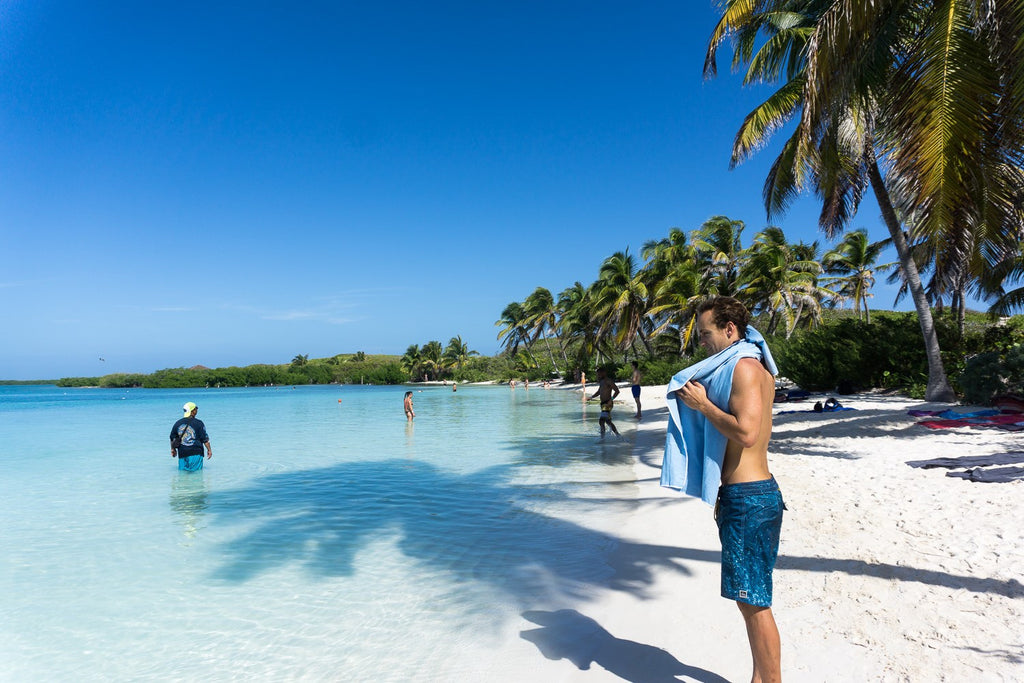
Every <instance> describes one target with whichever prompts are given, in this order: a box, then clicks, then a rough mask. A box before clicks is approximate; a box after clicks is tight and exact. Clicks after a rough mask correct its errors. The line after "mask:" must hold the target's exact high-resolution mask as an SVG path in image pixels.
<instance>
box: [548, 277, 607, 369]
mask: <svg viewBox="0 0 1024 683" xmlns="http://www.w3.org/2000/svg"><path fill="white" fill-rule="evenodd" d="M592 290H593V288H592V287H591V288H588V287H584V286H583V284H582V283H580V282H579V281H576V282H575V283H573V285H572V287H567V288H565V289H563V290H562V292H561V293H560V294H559V295H558V323H557V329H558V331H559V333H560V334H561V340H562V343H563V348H566V349H568V348H569V347H570V345H571V346H572V347H573V349H574V354H573V355H574V360H575V362H576V367H577V368H587V367H589V366H590V361H591V359H592V358H593V357H594V356H595V355H596V354H598V353H599V349H600V347H599V343H598V338H599V334H598V329H599V327H600V325H599V324H598V322H597V320H596V317H595V315H594V297H593V291H592Z"/></svg>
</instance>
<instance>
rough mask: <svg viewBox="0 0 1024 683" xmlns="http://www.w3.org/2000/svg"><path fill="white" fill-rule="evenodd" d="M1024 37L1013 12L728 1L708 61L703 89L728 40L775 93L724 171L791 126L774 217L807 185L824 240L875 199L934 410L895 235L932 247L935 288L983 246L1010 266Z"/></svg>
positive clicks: (1006, 4) (938, 373)
mask: <svg viewBox="0 0 1024 683" xmlns="http://www.w3.org/2000/svg"><path fill="white" fill-rule="evenodd" d="M1022 34H1024V12H1022V11H1021V5H1020V3H1019V0H990V1H989V2H987V3H985V6H984V8H981V7H980V5H979V3H976V2H957V1H956V0H948V1H947V2H941V3H901V2H896V0H879V1H878V2H873V3H862V2H853V0H838V1H834V2H822V1H820V0H803V1H798V2H793V1H786V0H775V1H774V2H764V3H754V4H752V3H749V2H747V1H746V0H728V2H727V3H726V5H725V10H724V13H723V17H722V19H721V21H720V22H719V24H718V26H717V27H716V29H715V32H714V33H713V35H712V38H711V42H710V45H709V49H708V54H707V58H706V60H705V74H706V75H708V76H713V75H714V72H715V66H714V65H715V55H716V51H717V49H718V47H719V46H720V44H721V43H722V42H723V40H724V39H725V38H726V37H728V36H730V35H732V36H733V37H735V39H736V40H735V44H736V45H737V48H736V51H735V53H734V64H735V65H739V64H741V63H747V64H748V70H747V75H746V79H747V81H748V82H752V81H767V82H781V83H782V86H781V87H780V89H779V90H778V91H776V92H775V93H774V94H772V95H771V96H770V97H769V98H768V99H767V100H766V101H765V102H764V103H763V104H762V105H760V106H759V107H757V108H756V109H755V110H754V111H753V112H751V114H750V115H748V117H747V118H746V120H745V121H744V123H743V125H742V126H741V128H740V131H739V132H738V133H737V137H736V142H735V143H734V147H733V162H734V163H736V162H738V161H741V160H742V159H743V158H745V157H746V156H749V155H750V154H751V153H752V152H753V151H754V150H756V149H758V148H759V147H760V146H762V145H763V144H764V142H765V141H766V139H767V138H768V137H770V136H771V134H772V133H773V132H774V131H775V130H777V129H778V128H779V127H780V126H781V125H782V124H783V123H785V121H786V120H787V119H789V118H790V117H792V116H794V115H796V114H797V113H799V124H798V125H797V126H796V127H795V130H794V132H793V134H792V136H791V137H790V138H789V139H788V140H787V141H786V143H785V144H784V146H783V149H782V152H781V154H780V155H779V157H778V158H777V159H776V161H775V163H774V165H773V167H772V170H771V172H770V173H769V177H768V180H767V182H766V184H765V193H764V194H765V205H766V207H767V208H768V211H769V215H771V214H772V213H775V212H780V211H784V210H785V208H786V207H787V205H788V203H789V202H790V201H791V200H792V198H793V197H794V196H796V194H797V193H798V192H800V191H801V190H803V189H805V188H812V189H814V190H815V192H816V193H817V194H818V196H819V197H821V199H822V214H821V217H820V219H819V223H820V225H821V227H822V229H823V230H825V232H826V234H829V235H830V236H831V235H834V234H836V233H838V232H840V231H842V230H843V229H844V228H845V227H846V225H847V224H848V222H849V220H850V219H851V218H852V217H853V215H854V214H855V213H856V210H857V208H858V206H859V203H860V200H861V197H862V196H863V194H864V192H866V191H867V190H868V188H870V189H871V191H872V192H873V193H874V195H875V198H876V200H877V201H878V204H879V207H880V209H881V212H882V217H883V220H884V222H885V224H886V227H887V229H888V230H889V234H890V236H891V237H892V240H893V244H894V245H895V247H896V250H897V253H898V254H899V258H900V267H901V269H902V272H903V276H904V280H905V282H906V284H907V287H908V290H909V291H910V292H911V295H912V296H913V299H914V305H915V308H916V309H917V312H918V319H919V321H920V324H921V330H922V336H923V338H924V342H925V348H926V353H927V356H928V365H929V377H928V390H927V392H926V397H927V398H928V399H929V400H943V401H948V400H953V399H955V395H954V394H953V392H952V390H951V389H950V387H949V384H948V381H947V379H946V374H945V369H944V367H943V365H942V359H941V355H940V350H939V345H938V338H937V336H936V334H935V327H934V322H933V320H932V316H931V310H930V308H929V304H928V299H927V296H926V293H925V291H924V287H923V285H922V283H921V278H920V274H919V272H918V268H917V264H916V263H915V262H914V260H913V257H912V254H911V250H910V246H909V244H910V242H909V241H908V239H907V235H905V234H904V224H905V225H906V226H907V227H908V228H909V233H910V235H909V236H910V238H911V240H914V239H917V238H920V237H926V238H927V239H929V240H934V241H935V242H936V244H938V245H941V246H940V251H941V257H940V258H937V259H936V261H935V263H934V267H935V269H936V273H937V274H939V276H940V279H944V278H945V277H946V275H945V274H946V273H957V272H959V268H960V266H958V264H959V263H960V262H961V261H962V260H963V259H965V258H968V255H969V254H970V253H971V252H972V251H973V250H974V249H977V248H978V245H984V246H983V247H982V248H981V251H983V252H984V251H985V250H986V249H987V248H988V247H994V249H990V250H991V251H995V252H998V253H1005V250H1006V246H1007V242H1008V240H1007V235H1008V234H1014V235H1019V230H1020V226H1021V224H1022V219H1021V216H1020V210H1019V198H1020V192H1021V190H1020V188H1021V187H1022V186H1024V182H1022V180H1024V172H1022V170H1021V168H1020V158H1021V150H1022V148H1024V132H1022V129H1024V126H1022V125H1021V123H1022V122H1024V41H1020V40H1019V36H1020V35H1022ZM883 169H884V171H885V173H884V174H883ZM901 218H902V221H901Z"/></svg>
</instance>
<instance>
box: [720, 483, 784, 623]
mask: <svg viewBox="0 0 1024 683" xmlns="http://www.w3.org/2000/svg"><path fill="white" fill-rule="evenodd" d="M785 507H786V506H785V504H784V503H783V502H782V492H781V491H779V485H778V484H777V483H776V482H775V477H772V478H771V479H764V480H762V481H750V482H744V483H742V484H728V485H726V486H722V487H721V488H719V489H718V503H717V504H716V505H715V521H716V522H718V538H719V539H720V540H721V541H722V597H723V598H727V599H729V600H736V601H737V602H745V603H747V604H748V605H754V606H756V607H771V605H772V570H773V569H774V568H775V558H776V557H777V556H778V554H779V532H780V530H781V529H782V511H783V510H784V509H785Z"/></svg>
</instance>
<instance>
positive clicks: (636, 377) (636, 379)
mask: <svg viewBox="0 0 1024 683" xmlns="http://www.w3.org/2000/svg"><path fill="white" fill-rule="evenodd" d="M630 384H631V385H632V386H631V387H630V388H631V389H632V391H633V401H635V402H636V419H638V420H639V419H640V418H642V417H643V414H642V413H643V411H641V410H640V364H639V363H637V362H636V361H633V378H632V380H631V382H630Z"/></svg>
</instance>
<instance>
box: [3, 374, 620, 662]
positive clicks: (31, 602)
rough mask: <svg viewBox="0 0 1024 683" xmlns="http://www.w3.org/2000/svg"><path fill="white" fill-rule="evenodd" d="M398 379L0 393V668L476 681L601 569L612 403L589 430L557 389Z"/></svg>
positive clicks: (603, 581)
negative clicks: (185, 444) (605, 419)
mask: <svg viewBox="0 0 1024 683" xmlns="http://www.w3.org/2000/svg"><path fill="white" fill-rule="evenodd" d="M405 391H406V387H359V386H341V387H339V386H330V387H300V388H292V387H270V388H246V389H208V390H198V391H184V390H182V391H178V390H127V391H125V390H111V389H106V390H101V389H61V388H57V387H52V386H48V387H0V458H2V461H3V463H4V472H3V476H2V479H0V513H2V515H3V519H4V521H5V523H4V525H3V531H2V532H0V533H2V538H3V544H2V545H3V559H2V570H0V595H3V596H4V598H3V601H2V603H0V634H2V641H0V642H2V644H0V678H2V679H4V680H19V681H36V680H38V681H52V680H172V679H177V680H182V679H184V680H191V679H199V678H203V679H205V680H240V679H242V680H247V679H253V678H257V679H261V680H284V679H289V680H294V679H309V680H359V681H390V680H394V681H408V680H422V681H431V680H474V679H475V676H476V675H477V674H478V673H479V672H481V671H486V670H488V667H489V663H488V662H487V661H486V659H487V658H488V657H489V656H491V655H489V653H491V652H494V651H500V648H501V647H502V643H503V642H507V640H508V638H509V637H510V634H513V636H514V634H516V633H517V632H518V630H519V629H520V628H522V627H523V626H524V622H523V621H522V617H521V613H522V612H523V611H524V610H527V609H551V608H561V607H567V606H572V605H573V604H576V603H578V602H579V601H581V600H586V599H587V597H588V596H590V595H592V594H593V592H594V590H596V589H598V588H601V587H603V586H606V585H607V584H608V582H609V579H610V577H611V570H610V568H609V566H608V563H607V558H608V556H609V553H610V552H611V551H612V550H613V549H614V547H615V545H616V542H615V539H614V537H613V536H611V535H609V534H607V533H603V532H601V531H597V530H595V529H593V528H591V526H588V523H587V520H588V518H591V519H593V517H592V516H593V515H595V514H598V513H599V514H601V515H607V514H609V513H611V512H613V511H622V513H623V514H625V513H626V512H627V511H628V510H629V509H630V507H631V505H632V504H633V501H632V499H631V496H632V493H633V489H632V488H631V485H629V484H628V482H631V481H632V479H633V470H632V462H633V443H632V436H633V435H634V434H635V432H633V431H632V426H631V424H629V423H630V420H628V419H626V416H627V415H628V414H629V412H630V411H629V410H628V409H625V408H622V409H620V412H621V413H622V414H623V415H622V417H623V419H622V420H619V422H618V424H619V428H620V430H621V431H622V433H623V437H624V438H622V439H612V438H609V439H608V440H607V441H599V440H598V438H597V430H598V427H597V419H596V418H597V410H598V408H597V406H596V405H590V406H588V407H586V408H584V407H582V406H581V403H580V400H579V394H578V393H574V392H570V391H563V390H549V391H545V390H543V389H540V388H531V389H529V390H524V389H522V388H519V389H517V390H515V391H511V390H509V389H508V388H507V387H466V386H464V387H460V388H459V390H458V392H452V391H451V388H450V387H436V388H434V387H431V388H424V389H422V390H418V391H416V392H415V393H414V401H415V407H416V414H417V418H416V420H415V422H414V423H413V424H411V425H410V424H407V423H406V421H405V416H404V414H403V412H402V397H403V394H404V392H405ZM339 399H340V402H339ZM189 400H191V401H195V402H196V403H197V404H198V405H199V415H198V417H199V418H200V419H202V420H203V421H204V422H205V423H206V426H207V430H208V432H209V434H210V437H211V443H212V445H213V459H212V460H210V461H207V463H206V468H205V469H204V470H203V471H201V472H199V473H182V472H178V471H177V470H176V469H175V467H176V462H175V461H174V460H173V459H172V458H171V457H170V450H169V447H168V438H167V434H168V432H169V430H170V425H171V424H172V423H173V421H174V420H175V419H177V418H178V417H179V416H180V415H181V405H182V404H183V403H184V402H185V401H189ZM624 482H626V483H625V484H624ZM533 654H534V655H535V656H536V657H541V656H542V655H541V654H540V653H539V652H534V653H533Z"/></svg>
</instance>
